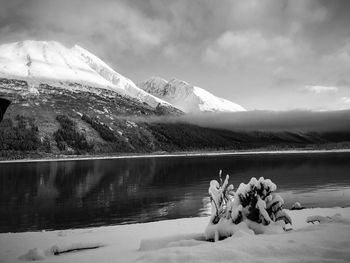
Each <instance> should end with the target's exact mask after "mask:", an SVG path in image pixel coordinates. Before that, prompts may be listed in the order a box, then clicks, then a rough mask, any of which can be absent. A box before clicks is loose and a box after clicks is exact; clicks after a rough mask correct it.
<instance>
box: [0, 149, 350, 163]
mask: <svg viewBox="0 0 350 263" xmlns="http://www.w3.org/2000/svg"><path fill="white" fill-rule="evenodd" d="M317 153H318V154H319V153H350V149H329V150H328V149H321V150H320V149H318V150H310V149H309V150H302V149H296V150H270V151H269V150H261V151H256V150H255V151H209V152H205V151H203V152H177V153H176V152H175V153H150V154H130V155H127V154H124V155H123V154H121V155H112V156H98V155H95V156H80V155H75V156H69V157H68V156H67V157H57V158H42V159H16V160H0V164H2V163H35V162H64V161H88V160H114V159H135V158H166V157H211V156H230V155H259V154H264V155H265V154H271V155H273V154H317Z"/></svg>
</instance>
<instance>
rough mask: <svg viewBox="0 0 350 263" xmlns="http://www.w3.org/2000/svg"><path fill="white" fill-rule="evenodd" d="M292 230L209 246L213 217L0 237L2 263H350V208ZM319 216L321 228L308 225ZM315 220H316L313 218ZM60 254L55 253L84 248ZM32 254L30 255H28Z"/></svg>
mask: <svg viewBox="0 0 350 263" xmlns="http://www.w3.org/2000/svg"><path fill="white" fill-rule="evenodd" d="M288 213H289V215H290V216H291V217H292V220H293V230H291V231H288V232H283V233H276V234H262V235H254V234H252V233H251V232H246V231H238V232H236V233H235V234H234V236H232V237H230V238H227V239H225V240H223V241H219V242H215V243H212V242H206V241H204V238H203V233H204V230H205V228H206V226H207V224H208V221H209V218H208V217H202V218H187V219H177V220H168V221H160V222H153V223H145V224H133V225H119V226H109V227H100V228H91V229H75V230H63V231H48V232H26V233H15V234H14V233H6V234H0V262H17V261H22V262H23V260H29V259H31V258H37V259H40V258H41V260H43V262H94V263H95V262H181V263H184V262H269V263H271V262H350V250H349V247H350V208H314V209H304V210H295V211H289V212H288ZM315 215H319V216H322V217H317V218H316V219H319V220H321V221H322V222H321V223H320V224H318V223H315V224H312V223H307V222H306V221H307V218H308V217H310V216H315ZM311 219H312V218H311ZM82 247H98V248H96V249H89V250H80V251H72V252H69V253H64V254H60V255H54V254H53V252H60V251H64V250H69V249H74V248H82ZM28 252H29V253H28Z"/></svg>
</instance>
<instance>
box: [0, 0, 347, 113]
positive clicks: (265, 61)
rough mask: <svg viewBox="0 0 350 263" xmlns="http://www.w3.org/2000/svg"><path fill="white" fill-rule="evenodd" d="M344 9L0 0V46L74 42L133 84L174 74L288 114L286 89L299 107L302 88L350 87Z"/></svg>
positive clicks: (258, 0) (239, 0) (337, 2)
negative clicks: (24, 42)
mask: <svg viewBox="0 0 350 263" xmlns="http://www.w3.org/2000/svg"><path fill="white" fill-rule="evenodd" d="M349 8H350V1H348V0H332V1H327V0H308V1H294V0H280V1H275V0H235V1H232V0H220V1H212V0H190V1H188V0H177V1H173V0H142V1H141V0H140V1H138V0H99V1H97V0H59V1H57V0H11V1H10V0H0V36H1V37H0V44H2V43H5V42H12V41H20V40H24V39H37V40H56V41H59V42H62V43H63V44H65V45H73V44H80V45H81V46H83V47H85V48H86V49H88V50H89V51H91V52H92V53H94V54H96V55H97V56H99V57H100V58H101V59H103V60H105V61H106V62H107V63H108V64H110V65H111V66H112V67H113V68H115V69H116V70H117V71H119V72H120V73H122V74H124V75H126V76H128V77H129V78H131V79H133V80H135V81H142V80H143V79H146V78H148V77H149V76H152V75H160V76H163V77H165V78H169V77H172V76H174V75H176V76H178V77H179V78H181V79H184V80H186V81H189V82H191V83H194V84H195V85H200V86H202V87H203V88H205V89H208V90H209V91H210V92H213V93H214V94H218V95H220V96H224V97H226V98H228V99H232V100H234V101H235V100H237V99H238V101H244V102H245V103H247V104H249V103H250V104H251V108H281V107H285V106H283V105H287V104H288V103H291V102H290V101H291V100H290V99H287V96H285V95H284V94H282V93H284V92H287V91H288V92H289V93H288V96H289V98H290V96H292V97H293V98H294V99H295V100H294V101H295V103H296V104H297V105H294V103H293V105H288V106H286V107H292V106H293V107H303V106H304V107H305V103H306V102H303V100H302V99H300V100H298V99H296V97H297V96H300V88H301V87H303V86H304V85H306V84H308V83H317V84H318V85H320V86H335V87H338V88H339V89H340V90H342V89H343V86H344V85H343V84H344V83H345V82H349V81H350V79H349V77H348V72H349V71H350V52H349V50H350V37H349V36H350V26H349V25H350V16H349V15H348V10H349ZM341 80H344V81H345V82H344V81H343V84H342V85H340V84H341ZM338 82H339V83H340V84H339V85H338ZM271 87H280V88H281V89H271ZM253 95H254V96H253ZM304 95H305V96H307V94H306V93H305V94H304ZM309 95H312V93H310V94H309ZM343 95H344V94H341V96H343ZM345 95H346V94H345ZM345 95H344V96H345ZM253 97H259V100H257V99H255V100H254V98H253ZM284 97H285V98H284ZM339 98H340V97H339ZM339 98H338V99H339ZM262 99H265V100H266V101H263V100H262ZM281 100H283V101H281ZM253 103H259V104H257V105H256V106H255V105H252V104H253ZM302 103H304V104H302ZM319 103H320V102H319ZM322 103H323V101H322ZM307 106H316V105H314V104H313V105H307ZM317 107H320V105H317Z"/></svg>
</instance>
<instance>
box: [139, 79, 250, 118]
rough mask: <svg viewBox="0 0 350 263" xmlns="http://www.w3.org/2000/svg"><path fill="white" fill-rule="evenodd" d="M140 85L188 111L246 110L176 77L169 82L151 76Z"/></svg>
mask: <svg viewBox="0 0 350 263" xmlns="http://www.w3.org/2000/svg"><path fill="white" fill-rule="evenodd" d="M160 80H161V81H160ZM140 87H141V88H142V89H143V90H145V91H147V92H148V93H150V94H153V95H154V96H157V97H158V98H161V99H163V100H165V101H167V102H169V103H171V104H172V105H174V106H175V107H177V108H179V109H180V110H182V111H184V112H187V113H195V112H235V111H245V109H244V108H243V107H242V106H240V105H238V104H236V103H233V102H231V101H229V100H225V99H222V98H219V97H216V96H215V95H213V94H212V93H210V92H208V91H206V90H204V89H202V88H200V87H196V86H193V85H191V84H189V83H188V82H186V81H183V80H180V79H176V78H173V79H171V80H169V81H168V82H167V81H166V80H164V79H162V78H159V77H157V78H150V79H148V80H146V81H145V82H143V83H142V84H141V85H140Z"/></svg>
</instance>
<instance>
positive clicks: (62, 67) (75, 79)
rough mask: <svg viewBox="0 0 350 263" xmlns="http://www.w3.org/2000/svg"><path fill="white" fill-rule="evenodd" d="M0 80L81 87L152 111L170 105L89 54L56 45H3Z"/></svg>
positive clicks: (0, 54) (31, 42) (0, 51)
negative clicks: (104, 91)
mask: <svg viewBox="0 0 350 263" xmlns="http://www.w3.org/2000/svg"><path fill="white" fill-rule="evenodd" d="M0 77H4V78H19V79H23V80H26V81H28V82H29V83H36V84H40V83H42V82H48V83H50V84H52V85H56V84H57V86H60V87H63V88H70V87H69V85H68V86H67V85H64V82H70V83H79V84H81V85H88V86H90V87H91V86H92V87H98V88H104V89H108V90H113V91H115V92H117V93H119V94H122V95H125V94H127V95H129V96H130V97H133V98H136V99H138V100H140V101H141V102H146V103H147V104H149V105H151V106H152V107H156V106H157V105H158V104H161V105H163V106H171V105H170V104H169V103H167V102H165V101H163V100H161V99H159V98H157V97H155V96H153V95H151V94H148V93H147V92H145V91H144V90H142V89H140V88H138V87H137V86H136V84H135V83H134V82H132V81H131V80H129V79H127V78H125V77H124V76H122V75H120V74H119V73H117V72H115V71H114V70H113V69H112V68H111V67H109V66H108V65H107V64H106V63H104V62H103V61H102V60H101V59H99V58H98V57H96V56H95V55H93V54H91V53H90V52H88V51H87V50H85V49H83V48H81V47H79V46H77V45H76V46H74V47H73V48H71V49H69V48H66V47H65V46H63V45H62V44H60V43H58V42H55V41H32V40H26V41H21V42H15V43H10V44H3V45H0Z"/></svg>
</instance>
